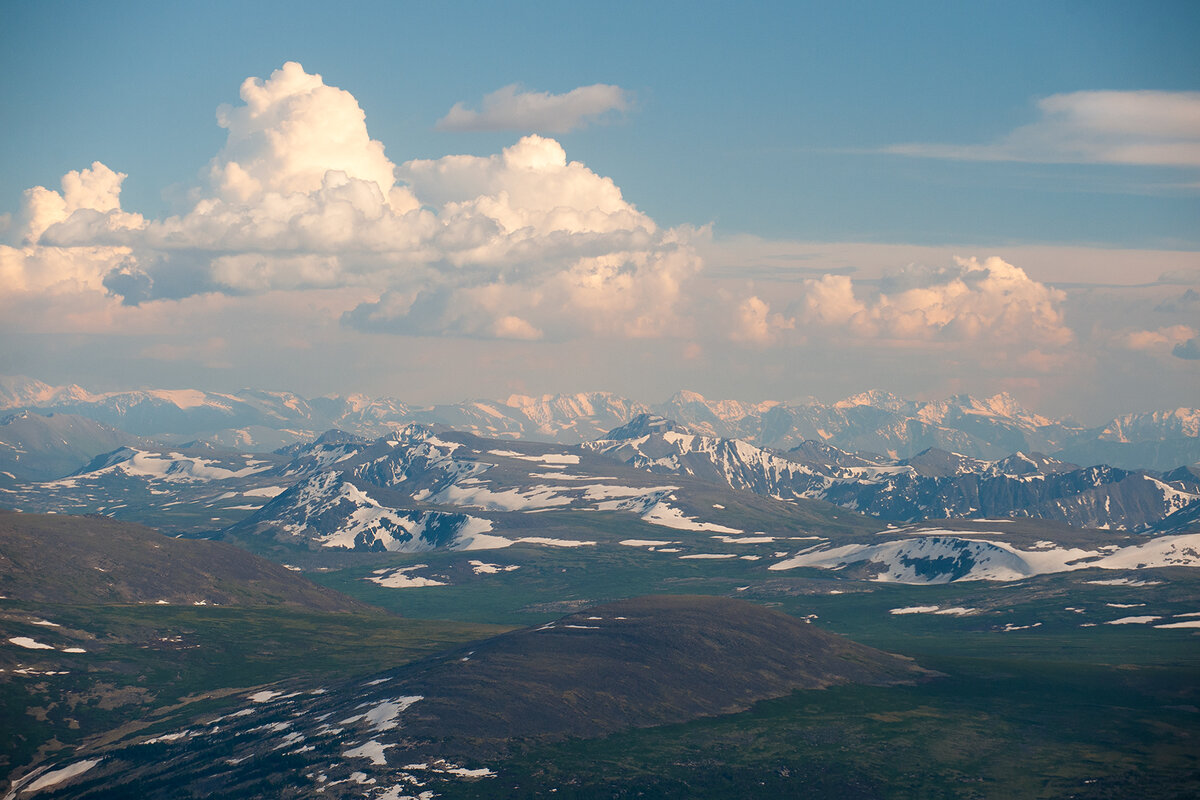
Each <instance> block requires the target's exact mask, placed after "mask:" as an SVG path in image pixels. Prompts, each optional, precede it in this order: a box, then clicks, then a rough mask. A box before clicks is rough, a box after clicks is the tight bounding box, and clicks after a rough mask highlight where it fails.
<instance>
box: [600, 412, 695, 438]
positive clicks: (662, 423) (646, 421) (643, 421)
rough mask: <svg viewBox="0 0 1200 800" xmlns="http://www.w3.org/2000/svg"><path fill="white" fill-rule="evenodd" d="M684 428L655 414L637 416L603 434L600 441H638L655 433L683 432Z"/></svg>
mask: <svg viewBox="0 0 1200 800" xmlns="http://www.w3.org/2000/svg"><path fill="white" fill-rule="evenodd" d="M684 430H685V429H684V427H683V426H682V425H680V424H679V423H677V422H675V421H674V420H670V419H667V418H666V417H660V416H657V415H655V414H638V415H637V416H636V417H634V418H633V419H631V420H629V422H627V423H625V424H624V425H622V426H621V427H619V428H613V429H612V430H611V431H609V432H608V433H606V434H604V436H602V437H601V439H607V440H611V441H619V440H622V439H640V438H641V437H643V436H650V435H652V434H655V433H666V432H667V431H684Z"/></svg>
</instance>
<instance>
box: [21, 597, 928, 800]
mask: <svg viewBox="0 0 1200 800" xmlns="http://www.w3.org/2000/svg"><path fill="white" fill-rule="evenodd" d="M930 676H931V673H929V672H928V671H926V670H923V669H921V668H920V667H918V666H916V665H915V664H914V663H913V662H912V661H910V660H908V659H904V658H901V657H899V656H893V655H889V654H887V653H883V652H881V651H878V650H874V649H872V648H868V647H865V646H862V645H858V644H855V643H853V642H850V641H848V640H845V639H843V638H841V637H838V636H834V635H832V634H829V633H825V632H823V631H820V630H818V629H817V628H815V627H813V626H811V625H808V624H806V623H805V622H803V621H801V620H799V619H796V618H793V617H789V616H787V615H784V614H780V613H778V612H775V611H770V610H768V609H765V608H762V607H760V606H756V605H753V604H750V603H746V602H744V601H739V600H731V599H724V598H715V597H691V596H676V597H650V598H640V599H635V600H627V601H623V602H618V603H613V604H610V605H607V606H602V607H599V608H593V609H591V610H588V611H584V612H580V613H577V614H573V615H571V616H568V617H564V618H562V619H559V620H557V621H555V622H551V623H548V624H546V625H542V626H539V627H536V628H527V629H525V630H521V631H516V632H513V633H509V634H502V635H500V636H498V637H495V638H492V639H488V640H485V641H483V642H479V643H476V644H474V645H469V646H468V647H466V648H463V649H461V650H458V651H453V652H451V653H448V654H443V655H441V656H437V657H434V658H432V659H429V660H426V661H423V662H418V663H417V664H413V665H410V666H407V667H400V668H397V669H393V670H389V671H386V672H383V673H380V674H379V675H377V676H374V677H373V678H372V679H370V680H364V679H358V680H355V681H353V682H350V683H344V684H340V685H335V686H328V685H325V686H320V687H313V686H307V687H291V688H284V687H280V690H278V691H276V690H264V691H259V692H255V693H253V694H249V695H247V696H245V697H244V699H243V702H242V705H241V706H240V707H236V708H232V709H230V708H227V709H224V710H223V711H222V713H220V714H212V715H209V716H208V717H206V718H201V719H197V720H196V721H195V722H194V723H193V724H190V725H188V726H187V727H186V728H184V729H182V730H169V731H161V732H155V733H154V734H153V735H149V734H139V735H138V736H137V737H136V739H134V740H130V741H126V742H125V743H122V744H120V745H118V746H108V747H105V746H100V747H96V748H94V749H92V750H82V751H79V752H77V753H76V754H75V755H74V756H73V757H72V758H71V759H67V760H63V761H62V762H60V763H57V764H55V765H53V766H51V767H50V768H49V770H46V771H42V772H40V773H38V774H36V775H30V776H28V777H27V778H25V779H18V781H17V783H16V784H15V786H16V788H17V796H23V795H22V793H21V791H22V789H21V787H23V786H29V787H32V786H34V785H36V784H37V783H38V782H42V784H43V786H44V788H45V789H46V790H47V791H44V792H41V793H38V794H37V796H38V797H39V798H41V797H65V796H70V797H73V798H106V797H107V798H115V797H126V796H129V795H130V793H131V791H132V790H133V789H134V787H136V790H137V792H138V795H139V796H141V797H150V798H154V797H200V796H212V795H214V794H215V795H220V796H228V797H234V796H236V797H244V798H255V797H271V798H289V797H311V796H313V794H314V792H320V795H321V796H322V797H330V798H339V797H362V796H371V797H377V798H383V797H393V798H398V797H401V796H402V794H403V795H410V794H416V793H418V792H419V791H420V788H414V787H420V786H423V785H425V784H426V783H427V782H430V781H440V780H445V779H452V778H463V777H466V778H473V777H477V778H483V777H489V776H491V774H492V773H491V771H490V770H489V769H487V768H486V767H482V768H480V767H477V768H474V769H472V768H469V767H464V766H461V763H462V762H464V761H467V762H470V763H476V764H477V763H478V760H480V759H482V760H489V759H494V758H496V757H498V756H500V755H502V754H504V753H505V752H507V751H509V750H510V749H511V748H513V747H514V746H518V747H525V746H529V745H531V744H535V743H539V742H550V741H558V740H563V739H566V738H569V737H584V738H592V737H597V736H602V735H605V734H609V733H613V732H617V731H622V730H627V729H631V728H643V727H648V726H655V725H662V724H665V723H676V722H684V721H687V720H690V719H695V718H698V717H704V716H712V715H719V714H727V713H732V712H736V711H742V710H745V709H747V708H749V707H750V706H752V705H753V704H754V703H755V702H757V701H759V700H763V699H767V698H772V697H780V696H784V695H787V694H789V693H791V692H792V691H793V690H796V689H821V688H825V687H828V686H834V685H839V684H847V683H863V684H870V685H877V686H882V685H891V684H897V683H912V682H914V681H919V680H922V679H925V678H928V677H930ZM496 788H497V789H499V788H500V787H496ZM364 792H366V793H367V794H366V795H364Z"/></svg>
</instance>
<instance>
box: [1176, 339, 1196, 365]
mask: <svg viewBox="0 0 1200 800" xmlns="http://www.w3.org/2000/svg"><path fill="white" fill-rule="evenodd" d="M1171 355H1173V356H1175V357H1176V358H1184V359H1187V360H1188V361H1198V360H1200V337H1196V336H1193V337H1192V338H1190V339H1188V340H1187V341H1186V342H1180V343H1179V344H1177V345H1175V347H1173V348H1172V349H1171Z"/></svg>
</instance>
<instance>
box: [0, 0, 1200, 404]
mask: <svg viewBox="0 0 1200 800" xmlns="http://www.w3.org/2000/svg"><path fill="white" fill-rule="evenodd" d="M3 17H4V24H3V25H2V26H0V74H2V75H3V76H4V78H3V79H2V80H0V108H2V109H3V117H4V134H3V136H0V374H9V375H12V374H23V375H28V376H30V377H34V378H38V379H41V380H44V381H47V382H49V383H79V384H81V385H83V386H85V387H87V388H89V389H92V390H96V391H103V390H116V389H127V388H135V387H146V388H150V387H157V388H183V387H187V388H200V389H208V390H215V391H233V390H236V389H238V388H241V387H245V386H252V387H255V388H261V389H270V390H287V391H295V392H298V393H301V394H305V395H308V396H315V395H320V394H326V393H338V394H348V393H352V392H362V393H367V394H372V395H389V396H394V397H397V398H399V399H401V400H404V401H406V402H410V403H432V402H455V401H459V400H463V399H467V398H473V397H480V398H485V397H486V398H499V399H503V398H504V397H507V396H508V395H509V394H512V393H521V394H534V395H537V394H543V393H556V392H565V393H572V392H579V391H594V390H607V391H613V392H616V393H619V394H622V395H625V396H627V397H630V398H632V399H636V400H642V401H647V402H655V401H660V400H662V399H665V398H666V397H667V396H668V395H670V394H671V393H673V392H674V391H675V390H677V389H681V388H687V389H691V390H695V391H699V392H701V393H702V394H704V395H705V396H707V397H710V398H714V399H717V398H732V399H741V400H767V399H776V400H789V399H798V398H801V397H809V396H812V397H817V398H818V399H822V400H826V401H831V400H836V399H838V398H840V397H843V396H846V395H849V394H852V393H855V392H859V391H863V390H866V389H882V390H885V391H891V392H894V393H896V394H899V395H902V396H906V397H912V398H923V399H929V398H939V397H945V396H948V395H951V394H956V393H961V392H969V393H972V394H976V395H990V394H993V393H996V392H1000V391H1007V392H1010V393H1011V394H1013V395H1014V396H1015V397H1016V398H1017V399H1018V400H1019V401H1021V402H1022V403H1024V404H1025V405H1027V406H1029V407H1031V408H1033V409H1034V410H1037V411H1041V412H1043V413H1048V414H1054V415H1060V416H1063V415H1071V416H1074V417H1075V418H1077V419H1080V420H1081V421H1102V420H1103V419H1105V418H1107V417H1110V416H1113V415H1115V414H1117V413H1123V412H1126V411H1145V410H1152V409H1157V408H1170V407H1176V406H1183V405H1187V406H1196V405H1198V403H1197V398H1200V51H1198V49H1197V48H1196V47H1195V42H1196V41H1197V40H1198V39H1200V6H1198V5H1197V4H1195V3H1192V2H1142V3H1137V4H1133V3H1108V2H1052V3H1047V2H972V3H951V2H908V3H896V2H891V3H882V2H881V3H868V2H855V3H804V2H789V3H755V4H739V5H735V4H733V3H703V2H690V3H665V2H664V3H652V4H646V3H622V2H615V3H605V4H594V5H588V6H583V5H582V4H564V3H533V2H526V3H511V4H492V3H455V2H445V3H437V4H415V3H402V2H378V3H376V2H358V3H349V4H341V5H338V6H334V5H333V4H315V3H302V2H289V3H271V2H259V3H253V4H233V3H225V2H204V3H187V2H181V3H171V4H150V3H132V2H113V3H105V4H82V3H58V2H39V3H23V4H18V3H8V4H6V5H5V7H4V11H3Z"/></svg>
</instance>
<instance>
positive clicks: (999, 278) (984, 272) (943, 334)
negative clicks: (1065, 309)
mask: <svg viewBox="0 0 1200 800" xmlns="http://www.w3.org/2000/svg"><path fill="white" fill-rule="evenodd" d="M805 289H806V291H805V294H804V297H803V299H802V300H801V302H800V303H799V307H798V309H797V312H796V321H797V323H798V327H800V328H808V329H813V330H818V331H819V330H826V331H835V332H839V333H842V334H845V333H849V334H851V335H853V336H857V337H860V338H875V339H884V340H891V341H895V342H905V341H907V342H919V341H932V340H941V341H960V342H978V341H985V340H987V341H992V342H996V341H1007V342H1013V343H1018V342H1026V343H1036V344H1039V345H1043V346H1052V347H1053V346H1061V345H1064V344H1066V343H1067V342H1069V341H1071V339H1072V338H1073V335H1072V333H1071V331H1070V329H1069V328H1068V327H1067V326H1066V323H1065V322H1064V320H1063V315H1062V311H1061V308H1060V306H1061V304H1062V301H1063V300H1064V299H1065V297H1066V295H1065V293H1063V292H1062V291H1060V290H1058V289H1054V288H1052V287H1049V286H1046V285H1045V284H1042V283H1039V282H1037V281H1034V280H1032V279H1030V278H1029V276H1028V275H1026V274H1025V272H1024V271H1023V270H1022V269H1020V268H1019V267H1015V266H1013V265H1012V264H1009V263H1007V262H1006V261H1004V260H1002V259H999V258H995V257H993V258H988V259H986V260H984V261H983V262H980V261H978V260H977V259H975V258H970V259H964V258H956V259H955V264H954V266H952V267H946V268H939V269H931V268H925V267H922V268H918V267H909V268H907V269H904V270H900V271H898V272H893V273H891V274H889V275H887V276H885V277H884V279H883V280H882V281H880V283H879V287H878V289H876V290H874V291H873V290H871V289H870V288H869V287H863V286H862V285H861V284H856V282H855V281H854V280H852V279H851V278H850V277H848V276H845V275H826V276H824V277H822V278H820V279H816V280H808V281H807V282H806V283H805Z"/></svg>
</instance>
